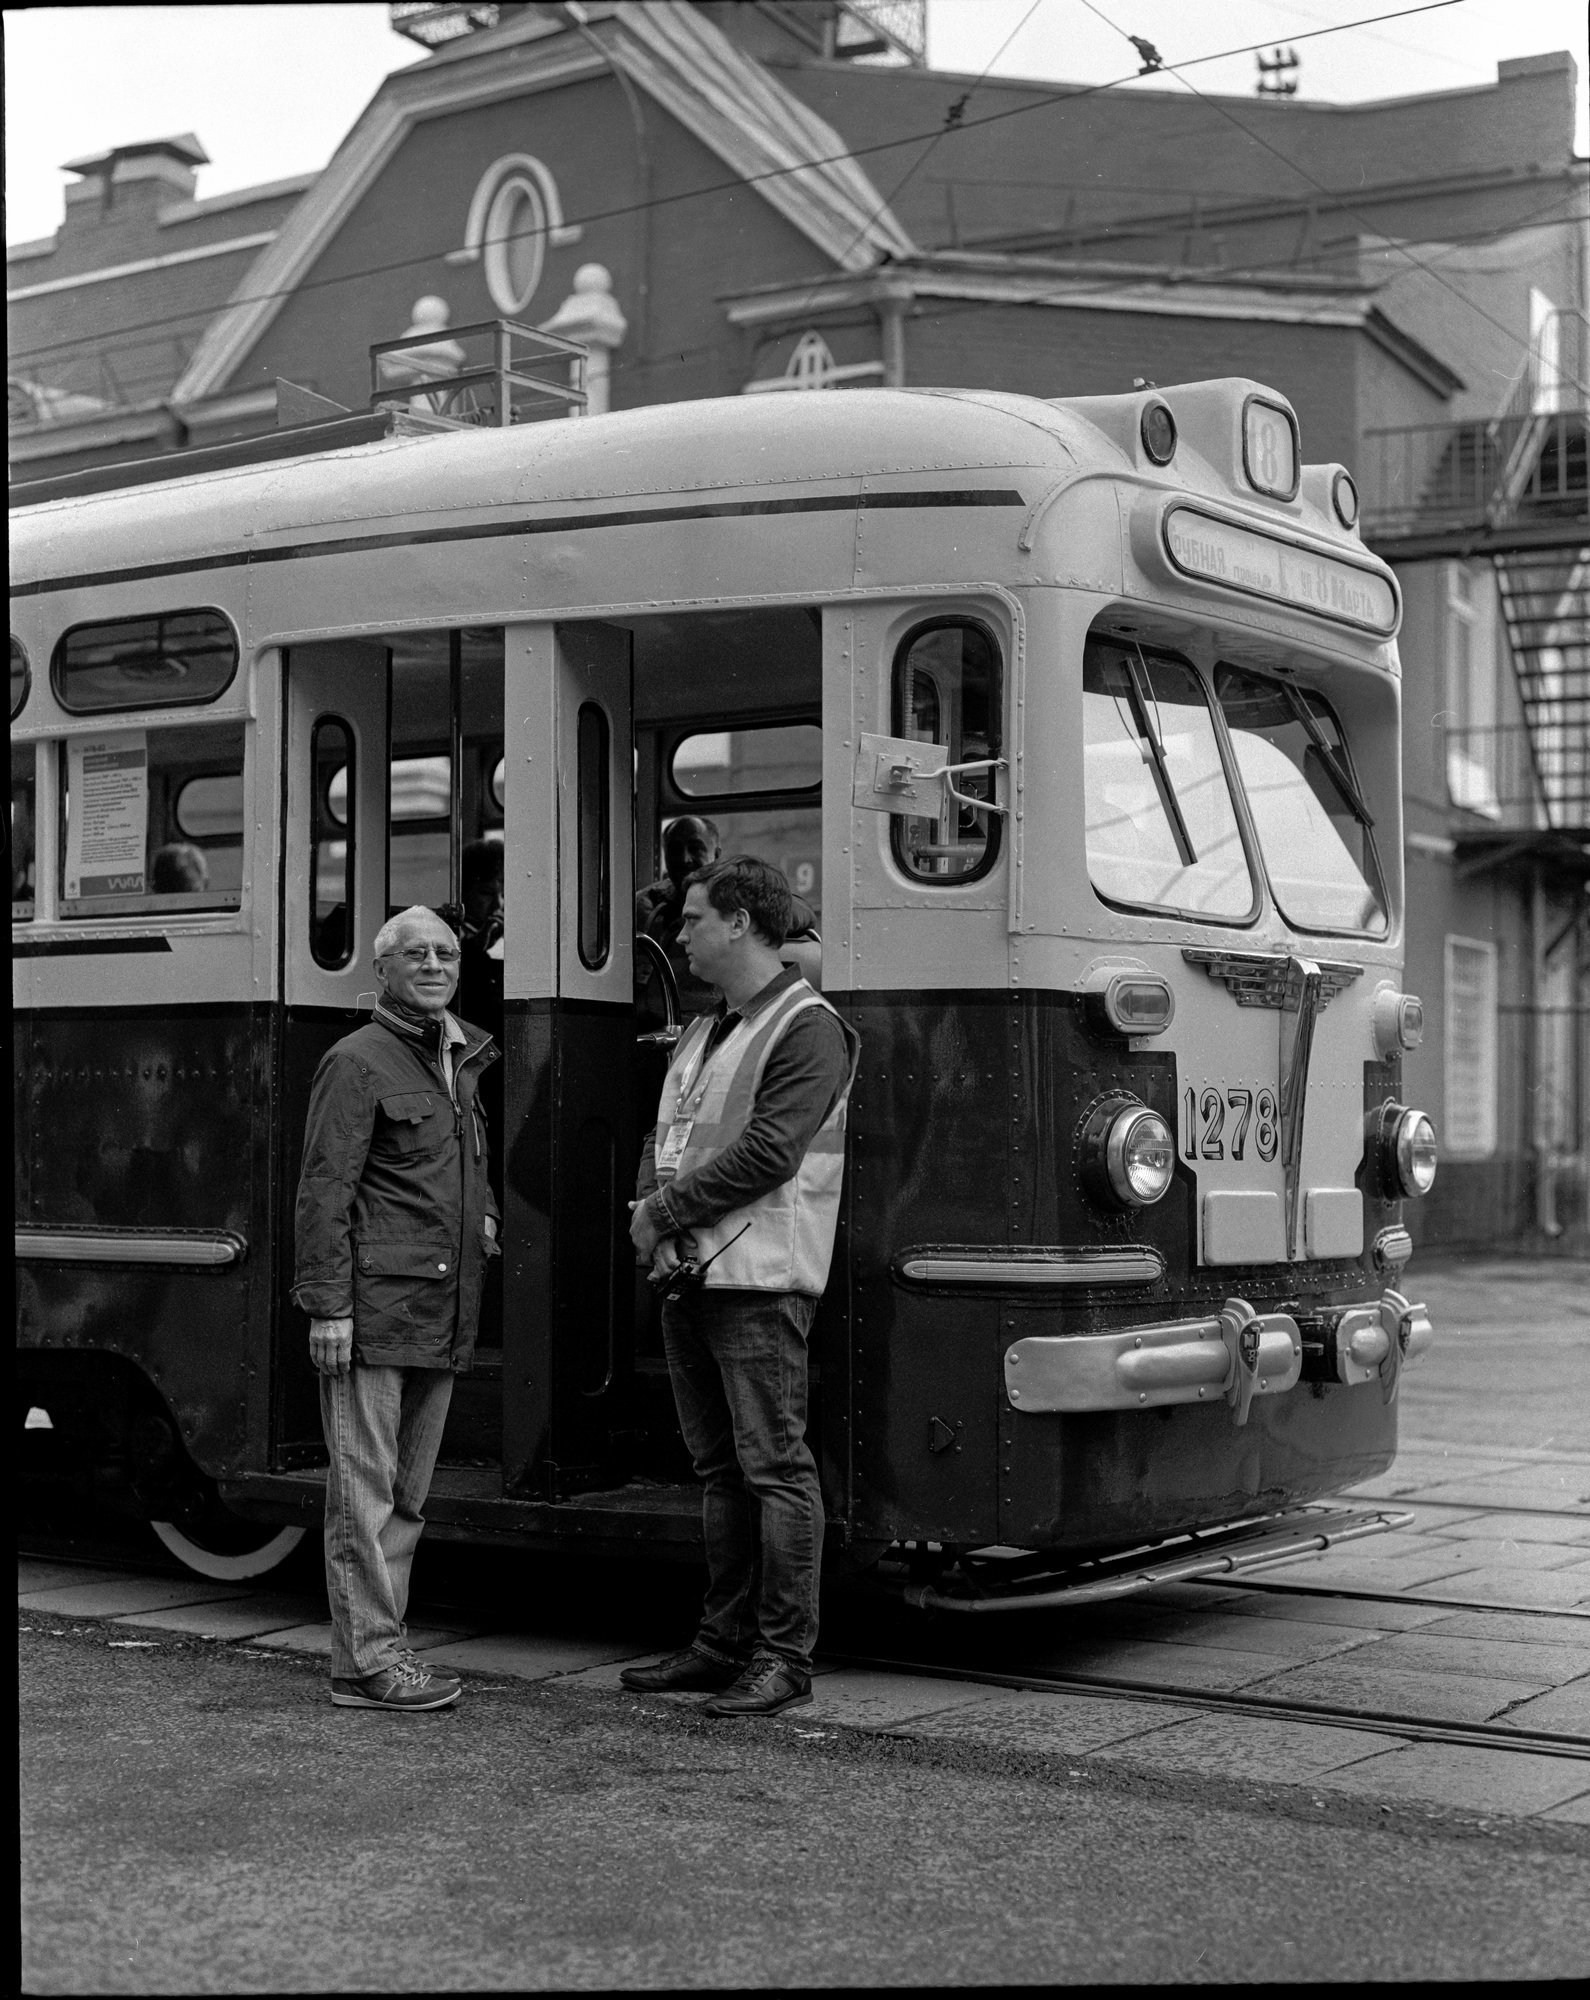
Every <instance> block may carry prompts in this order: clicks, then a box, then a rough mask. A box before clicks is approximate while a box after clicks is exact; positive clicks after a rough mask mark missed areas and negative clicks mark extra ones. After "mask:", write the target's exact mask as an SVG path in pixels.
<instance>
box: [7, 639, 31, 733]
mask: <svg viewBox="0 0 1590 2000" xmlns="http://www.w3.org/2000/svg"><path fill="white" fill-rule="evenodd" d="M32 685H33V669H32V668H31V667H30V666H29V665H28V654H27V648H26V647H25V646H24V645H23V643H22V641H21V640H20V639H18V638H17V637H16V636H15V635H14V634H13V635H12V639H11V720H12V721H13V722H15V721H16V719H17V717H18V716H19V715H20V714H21V713H22V704H23V703H24V702H25V701H26V700H27V698H28V689H29V688H30V687H31V686H32Z"/></svg>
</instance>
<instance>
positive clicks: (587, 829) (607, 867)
mask: <svg viewBox="0 0 1590 2000" xmlns="http://www.w3.org/2000/svg"><path fill="white" fill-rule="evenodd" d="M607 746H608V726H607V717H606V716H605V715H604V714H603V712H602V710H601V709H600V708H598V707H597V705H596V703H595V702H594V701H588V702H586V703H585V705H584V706H583V707H582V708H581V710H580V714H579V721H578V724H577V733H576V738H575V750H576V760H577V763H578V767H579V769H578V778H579V788H578V793H577V805H576V810H577V814H578V824H579V869H578V877H579V879H578V884H577V891H576V893H577V895H578V898H579V945H580V962H581V964H582V965H585V966H587V967H588V968H589V969H590V970H591V971H592V972H595V971H597V970H598V969H599V968H600V967H601V966H604V965H605V964H606V963H607V953H608V944H609V940H610V937H611V933H612V901H613V857H612V843H611V839H610V834H609V828H610V826H611V823H612V815H611V811H610V802H609V799H608V783H607V766H608V754H607Z"/></svg>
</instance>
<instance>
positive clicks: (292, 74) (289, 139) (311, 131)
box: [4, 0, 1590, 243]
mask: <svg viewBox="0 0 1590 2000" xmlns="http://www.w3.org/2000/svg"><path fill="white" fill-rule="evenodd" d="M1096 4H1097V6H1098V9H1099V14H1103V15H1107V16H1108V17H1109V19H1110V20H1112V21H1119V22H1120V24H1121V27H1122V28H1123V29H1129V30H1130V31H1131V32H1132V33H1133V34H1136V35H1142V36H1144V37H1146V38H1147V39H1148V40H1149V41H1151V42H1153V43H1154V44H1155V46H1156V47H1157V48H1158V49H1159V51H1160V54H1161V55H1162V56H1163V57H1164V59H1165V60H1166V61H1167V62H1176V61H1179V60H1185V59H1186V58H1188V57H1192V56H1201V55H1206V54H1211V53H1215V52H1218V51H1220V50H1222V49H1228V48H1232V47H1236V46H1238V45H1241V44H1245V43H1249V42H1256V41H1260V40H1264V41H1267V42H1268V41H1273V42H1280V43H1285V42H1286V41H1287V40H1288V39H1293V40H1295V38H1296V37H1297V36H1298V35H1301V34H1305V33H1307V32H1308V31H1310V30H1311V29H1316V28H1319V27H1323V26H1331V25H1333V24H1337V23H1347V22H1353V21H1357V20H1361V19H1362V18H1364V17H1365V16H1367V15H1372V14H1378V13H1385V12H1389V11H1391V10H1392V8H1393V7H1394V6H1395V5H1396V0H1307V4H1306V5H1305V4H1296V0H1096ZM1099 14H1096V13H1094V12H1092V11H1090V9H1089V8H1088V6H1087V5H1086V4H1084V0H1036V4H1034V0H929V6H928V54H929V57H930V59H931V61H932V62H933V64H934V66H935V67H937V68H941V69H956V70H963V71H968V72H970V73H972V74H974V75H975V74H978V73H980V72H981V71H982V70H983V69H984V68H985V67H986V66H988V65H989V64H990V63H991V62H992V63H993V67H994V71H995V73H996V74H998V75H1001V76H1030V77H1040V78H1047V79H1054V80H1058V81H1064V82H1068V83H1103V82H1108V81H1111V80H1113V79H1115V78H1119V77H1123V76H1126V75H1128V74H1129V73H1130V72H1131V71H1132V70H1133V69H1134V68H1135V66H1136V57H1135V55H1134V53H1133V51H1132V49H1131V48H1130V46H1129V44H1128V43H1127V41H1126V40H1125V38H1124V36H1123V35H1122V34H1121V33H1118V32H1116V31H1115V30H1114V29H1112V28H1111V27H1109V26H1108V25H1106V22H1105V21H1104V20H1102V19H1100V18H1099ZM4 22H5V36H6V47H5V54H6V65H5V117H6V240H7V242H11V243H15V242H20V241H25V240H27V239H29V238H32V237H37V236H46V235H48V234H49V233H50V232H51V230H53V229H55V228H56V227H57V226H58V224H59V223H60V220H61V212H62V201H61V189H62V186H63V185H64V182H65V178H66V177H65V176H64V175H62V173H61V172H60V163H61V162H62V161H63V160H70V159H75V158H77V157H79V156H81V155H82V154H85V153H93V152H98V151H102V150H104V149H105V148H106V147H109V146H113V145H119V144H125V143H127V142H129V141H132V140H137V139H148V138H157V137H162V136H165V135H168V134H173V133H178V132H194V133H196V134H197V135H198V137H199V139H200V140H201V142H202V143H203V145H204V147H205V149H206V151H207V152H208V153H209V154H210V157H211V160H212V162H213V164H212V165H211V166H208V167H206V168H203V169H202V170H201V173H200V179H199V193H200V194H201V195H207V194H224V193H226V192H227V191H228V190H229V189H232V188H238V187H247V186H249V185H251V184H253V183H255V182H259V181H269V180H278V179H281V178H283V177H284V176H286V175H288V174H295V173H302V172H304V171H306V170H308V169H311V168H316V167H321V166H323V165H324V164H325V162H326V161H327V159H329V158H330V156H331V153H332V152H333V150H334V149H335V147H336V146H337V144H338V142H339V141H340V140H341V139H342V137H343V136H344V134H345V133H346V132H347V130H348V128H349V126H350V125H352V123H353V121H354V119H355V118H356V117H357V116H358V114H359V112H360V111H361V110H362V109H363V108H364V106H365V104H366V103H368V101H369V99H370V97H371V96H372V95H373V94H374V92H375V90H376V87H377V86H378V84H379V83H380V81H381V79H382V77H383V76H385V75H387V74H388V73H389V72H390V71H391V70H394V69H398V68H401V67H403V66H404V65H405V64H406V63H408V62H411V61H418V60H419V59H420V56H421V53H422V52H421V51H420V50H419V49H418V48H416V47H415V46H414V44H413V43H411V42H407V41H404V40H403V39H402V38H401V37H400V36H398V35H395V34H394V33H393V32H392V30H391V29H390V28H389V27H388V25H387V15H386V8H385V7H382V6H264V5H252V6H233V7H207V6H190V7H70V8H68V7H23V8H6V9H5V10H4ZM1013 31H1014V33H1013ZM1587 35H1590V31H1587V26H1586V8H1585V0H1457V4H1455V5H1453V6H1448V7H1444V8H1442V9H1440V10H1439V11H1438V12H1429V13H1424V14H1415V15H1412V16H1410V17H1407V18H1403V19H1400V20H1396V21H1387V22H1383V23H1381V24H1379V25H1377V26H1374V27H1364V28H1352V29H1349V30H1348V31H1347V32H1345V33H1342V34H1337V35H1328V36H1325V37H1323V38H1322V39H1320V40H1318V41H1309V42H1302V43H1299V44H1297V53H1298V55H1299V57H1300V58H1301V61H1302V70H1301V85H1302V88H1301V94H1302V95H1304V96H1310V97H1323V98H1330V99H1335V100H1338V101H1343V100H1352V99H1358V98H1370V97H1401V96H1406V95H1409V94H1412V93H1416V92H1423V91H1431V90H1451V89H1456V88H1460V87H1461V86H1462V85H1464V84H1474V83H1487V82H1491V81H1493V80H1494V78H1495V75H1496V64H1497V62H1498V60H1500V59H1501V58H1503V57H1506V56H1524V55H1538V54H1542V53H1544V52H1545V51H1547V50H1552V49H1568V50H1570V51H1571V52H1572V54H1573V56H1574V59H1575V61H1576V62H1577V63H1578V65H1579V87H1580V88H1579V107H1580V108H1579V130H1578V139H1577V149H1578V151H1579V152H1580V153H1585V152H1590V126H1587V116H1586V109H1585V101H1586V90H1585V86H1586V77H1587V72H1590V53H1587V47H1586V44H1587ZM1007 38H1010V39H1009V42H1008V46H1005V47H1003V48H1002V45H1003V44H1005V43H1006V41H1007ZM1254 64H1255V59H1254V57H1253V56H1252V55H1251V54H1248V55H1241V56H1236V57H1233V58H1231V59H1229V60H1227V61H1224V62H1218V63H1208V64H1204V65H1202V66H1200V67H1199V68H1197V69H1195V70H1193V71H1192V72H1191V76H1192V79H1193V80H1194V81H1195V82H1196V83H1197V85H1198V87H1199V88H1200V89H1202V90H1217V91H1226V92H1232V93H1236V94H1239V95H1248V94H1250V93H1251V92H1252V90H1253V87H1254V83H1255V80H1256V70H1255V66H1254ZM1157 87H1159V88H1163V89H1167V90H1172V91H1175V90H1179V89H1181V88H1182V86H1180V85H1179V84H1177V83H1176V82H1175V81H1174V79H1171V78H1166V79H1164V80H1163V81H1162V83H1160V84H1159V85H1158V86H1157ZM883 177H884V178H885V179H886V178H887V176H886V175H884V176H883Z"/></svg>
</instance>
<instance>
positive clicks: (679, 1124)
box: [656, 1118, 696, 1180]
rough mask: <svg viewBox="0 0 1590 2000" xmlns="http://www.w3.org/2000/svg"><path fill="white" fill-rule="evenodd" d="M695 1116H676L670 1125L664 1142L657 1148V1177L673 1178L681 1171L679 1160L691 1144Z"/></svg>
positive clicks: (660, 1178) (661, 1178) (662, 1178)
mask: <svg viewBox="0 0 1590 2000" xmlns="http://www.w3.org/2000/svg"><path fill="white" fill-rule="evenodd" d="M695 1122H696V1121H695V1120H694V1119H693V1118H676V1119H675V1120H674V1122H673V1123H672V1124H671V1125H670V1126H669V1127H668V1131H667V1134H666V1136H665V1137H664V1139H663V1142H662V1144H661V1145H660V1146H659V1147H658V1148H657V1159H656V1167H657V1178H658V1179H659V1180H664V1179H666V1180H672V1179H673V1177H674V1175H675V1174H677V1173H678V1171H679V1162H680V1161H681V1160H682V1159H683V1158H684V1156H685V1148H686V1146H688V1145H689V1144H690V1134H691V1131H692V1129H693V1128H694V1126H695Z"/></svg>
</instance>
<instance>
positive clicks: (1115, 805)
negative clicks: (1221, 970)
mask: <svg viewBox="0 0 1590 2000" xmlns="http://www.w3.org/2000/svg"><path fill="white" fill-rule="evenodd" d="M1082 718H1083V785H1084V791H1085V794H1086V804H1087V828H1088V873H1089V876H1090V877H1091V879H1092V882H1093V886H1094V888H1095V889H1097V890H1098V892H1099V894H1100V895H1101V896H1103V897H1105V898H1106V900H1108V901H1109V902H1112V903H1124V904H1128V905H1130V906H1132V907H1133V908H1136V909H1157V910H1167V911H1173V912H1175V913H1176V914H1178V915H1183V916H1191V917H1198V918H1203V919H1204V920H1206V921H1222V922H1228V923H1231V922H1237V923H1240V922H1242V921H1244V920H1245V919H1247V918H1248V917H1250V916H1252V915H1253V912H1254V905H1255V901H1256V898H1255V895H1254V886H1253V877H1252V875H1251V873H1250V872H1249V869H1248V859H1247V855H1246V854H1245V853H1244V851H1243V846H1242V834H1241V830H1240V828H1239V826H1238V824H1237V814H1236V808H1235V806H1234V805H1233V803H1232V798H1231V788H1230V785H1229V783H1228V781H1227V778H1226V771H1225V766H1224V764H1223V763H1222V762H1221V757H1220V745H1219V740H1218V738H1217V737H1216V734H1215V723H1214V717H1213V716H1212V715H1211V713H1210V711H1209V701H1208V697H1207V696H1206V694H1205V692H1204V687H1203V683H1202V682H1201V681H1200V680H1199V678H1198V676H1197V675H1196V674H1195V673H1194V672H1193V670H1192V668H1191V667H1190V666H1189V665H1188V664H1187V663H1186V661H1184V660H1179V659H1177V658H1175V657H1174V656H1173V655H1171V654H1167V653H1155V652H1148V651H1145V650H1144V649H1143V648H1142V647H1140V646H1137V645H1134V644H1133V643H1132V642H1131V641H1129V640H1120V639H1093V640H1090V641H1089V642H1088V647H1087V651H1086V654H1085V655H1084V658H1083V666H1082Z"/></svg>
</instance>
